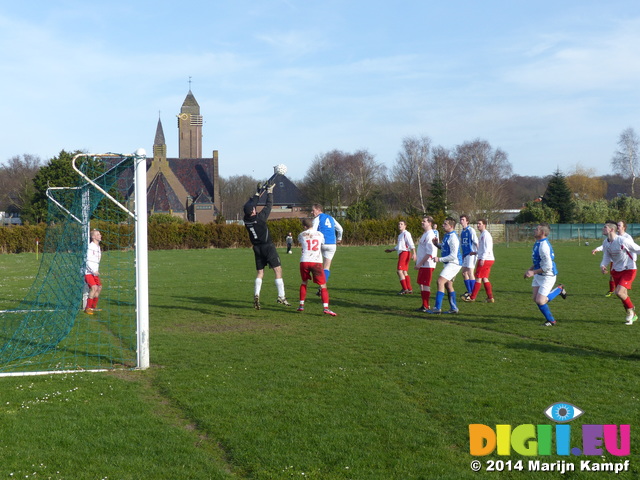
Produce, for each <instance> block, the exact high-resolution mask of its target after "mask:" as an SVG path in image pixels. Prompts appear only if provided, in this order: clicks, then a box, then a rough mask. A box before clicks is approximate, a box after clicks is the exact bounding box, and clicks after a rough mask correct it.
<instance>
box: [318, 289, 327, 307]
mask: <svg viewBox="0 0 640 480" xmlns="http://www.w3.org/2000/svg"><path fill="white" fill-rule="evenodd" d="M320 298H322V303H323V304H324V305H329V291H328V290H327V289H326V288H321V289H320Z"/></svg>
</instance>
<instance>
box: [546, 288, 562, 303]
mask: <svg viewBox="0 0 640 480" xmlns="http://www.w3.org/2000/svg"><path fill="white" fill-rule="evenodd" d="M561 291H562V289H561V288H560V287H556V288H554V289H553V290H551V292H549V295H547V298H548V299H549V302H550V301H551V300H553V299H554V298H556V297H557V296H558V295H560V292H561Z"/></svg>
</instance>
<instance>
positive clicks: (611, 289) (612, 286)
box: [609, 280, 616, 292]
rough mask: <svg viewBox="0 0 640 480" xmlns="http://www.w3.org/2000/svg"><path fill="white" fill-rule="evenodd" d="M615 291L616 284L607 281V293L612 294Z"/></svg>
mask: <svg viewBox="0 0 640 480" xmlns="http://www.w3.org/2000/svg"><path fill="white" fill-rule="evenodd" d="M615 289H616V284H615V282H614V281H613V280H609V291H610V292H613V291H614V290H615Z"/></svg>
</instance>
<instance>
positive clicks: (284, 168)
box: [273, 163, 287, 175]
mask: <svg viewBox="0 0 640 480" xmlns="http://www.w3.org/2000/svg"><path fill="white" fill-rule="evenodd" d="M273 170H274V171H275V172H276V173H277V174H278V175H284V174H285V173H287V166H286V165H284V164H282V163H280V164H278V165H276V166H275V167H273Z"/></svg>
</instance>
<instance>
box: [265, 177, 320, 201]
mask: <svg viewBox="0 0 640 480" xmlns="http://www.w3.org/2000/svg"><path fill="white" fill-rule="evenodd" d="M274 181H275V184H276V187H275V188H274V189H273V204H274V205H290V206H299V205H307V203H308V202H307V199H306V198H305V196H304V195H303V193H302V192H301V191H300V189H299V188H298V187H296V185H295V184H294V183H293V182H292V181H291V180H289V179H288V178H287V177H286V176H285V175H277V176H276V178H275V179H274ZM266 203H267V196H266V195H263V196H262V197H260V200H259V201H258V205H264V204H266Z"/></svg>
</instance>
